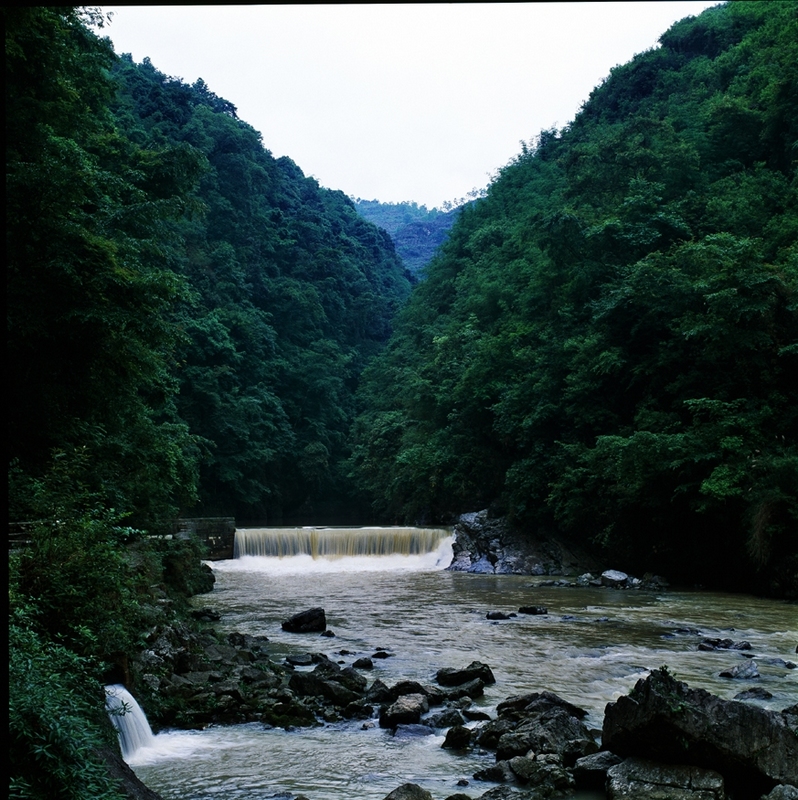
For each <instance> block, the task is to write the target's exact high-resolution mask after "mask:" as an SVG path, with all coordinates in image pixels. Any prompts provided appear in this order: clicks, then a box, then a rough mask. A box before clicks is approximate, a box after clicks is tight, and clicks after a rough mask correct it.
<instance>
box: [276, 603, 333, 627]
mask: <svg viewBox="0 0 798 800" xmlns="http://www.w3.org/2000/svg"><path fill="white" fill-rule="evenodd" d="M282 629H283V630H284V631H287V632H288V633H320V632H322V631H325V630H326V629H327V618H326V616H325V614H324V609H323V608H309V609H308V610H307V611H300V612H299V613H298V614H294V616H293V617H290V618H289V619H287V620H286V621H285V622H283V624H282Z"/></svg>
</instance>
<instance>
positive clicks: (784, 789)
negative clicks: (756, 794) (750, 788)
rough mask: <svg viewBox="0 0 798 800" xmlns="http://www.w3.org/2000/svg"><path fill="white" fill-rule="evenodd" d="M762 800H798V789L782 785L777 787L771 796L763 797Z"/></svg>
mask: <svg viewBox="0 0 798 800" xmlns="http://www.w3.org/2000/svg"><path fill="white" fill-rule="evenodd" d="M762 800H798V788H796V787H795V786H788V785H786V784H782V785H780V786H776V787H775V788H774V789H773V791H771V792H770V794H767V795H762Z"/></svg>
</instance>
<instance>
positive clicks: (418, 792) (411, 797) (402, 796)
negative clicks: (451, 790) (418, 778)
mask: <svg viewBox="0 0 798 800" xmlns="http://www.w3.org/2000/svg"><path fill="white" fill-rule="evenodd" d="M384 800H433V797H432V795H431V794H430V793H429V792H428V791H427V790H426V789H422V788H421V787H420V786H419V785H418V784H417V783H403V784H402V785H401V786H400V787H399V788H398V789H394V790H393V791H392V792H391V793H390V794H387V795H385V798H384Z"/></svg>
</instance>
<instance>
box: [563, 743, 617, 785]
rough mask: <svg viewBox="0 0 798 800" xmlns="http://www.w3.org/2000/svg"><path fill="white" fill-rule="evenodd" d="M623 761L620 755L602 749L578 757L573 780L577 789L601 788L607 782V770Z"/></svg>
mask: <svg viewBox="0 0 798 800" xmlns="http://www.w3.org/2000/svg"><path fill="white" fill-rule="evenodd" d="M621 761H623V759H622V758H620V756H616V755H615V753H610V752H609V751H608V750H602V751H601V752H600V753H593V755H590V756H583V757H582V758H578V759H577V760H576V763H575V764H574V780H575V781H576V788H577V789H596V790H599V789H603V788H604V785H605V783H606V782H607V770H608V769H609V768H610V767H614V766H615V765H616V764H620V763H621Z"/></svg>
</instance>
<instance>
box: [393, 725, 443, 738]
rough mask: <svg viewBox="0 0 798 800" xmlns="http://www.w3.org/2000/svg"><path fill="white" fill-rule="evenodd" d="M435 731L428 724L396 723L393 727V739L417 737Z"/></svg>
mask: <svg viewBox="0 0 798 800" xmlns="http://www.w3.org/2000/svg"><path fill="white" fill-rule="evenodd" d="M433 733H435V731H434V730H432V728H430V726H429V725H424V724H421V723H419V724H415V723H411V724H409V725H397V726H396V727H395V728H394V729H393V737H394V739H417V738H418V737H419V736H432V734H433Z"/></svg>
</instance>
